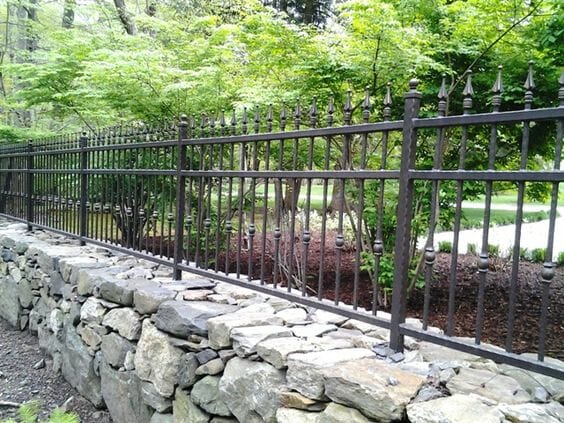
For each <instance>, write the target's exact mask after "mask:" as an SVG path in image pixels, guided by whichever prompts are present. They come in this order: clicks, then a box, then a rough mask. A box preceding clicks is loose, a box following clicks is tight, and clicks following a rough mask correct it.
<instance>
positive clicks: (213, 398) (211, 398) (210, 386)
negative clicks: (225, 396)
mask: <svg viewBox="0 0 564 423" xmlns="http://www.w3.org/2000/svg"><path fill="white" fill-rule="evenodd" d="M219 379H220V377H219V376H206V377H204V378H203V379H201V380H200V381H198V382H196V384H195V385H194V386H193V387H192V391H191V392H190V398H191V399H192V401H193V402H194V404H196V405H199V406H200V407H201V408H202V409H204V410H205V411H207V412H208V413H210V414H215V415H218V416H225V417H230V416H231V415H232V414H231V411H229V408H227V405H226V404H225V403H224V402H223V401H222V400H221V399H220V398H219Z"/></svg>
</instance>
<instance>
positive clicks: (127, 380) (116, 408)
mask: <svg viewBox="0 0 564 423" xmlns="http://www.w3.org/2000/svg"><path fill="white" fill-rule="evenodd" d="M100 375H101V377H102V395H103V397H104V402H105V403H106V406H107V407H108V411H109V412H110V415H111V416H112V420H113V421H115V422H138V423H149V422H150V420H151V415H152V411H151V409H150V408H149V407H147V405H145V403H144V402H143V398H142V395H141V382H140V380H139V378H138V377H137V376H136V375H135V373H134V372H118V371H116V370H113V369H112V368H111V367H110V366H109V365H107V364H106V363H104V362H102V364H101V366H100Z"/></svg>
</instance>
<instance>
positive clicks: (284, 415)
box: [276, 408, 319, 423]
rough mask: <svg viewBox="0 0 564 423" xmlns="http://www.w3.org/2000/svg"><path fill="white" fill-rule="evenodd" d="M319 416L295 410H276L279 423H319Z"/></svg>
mask: <svg viewBox="0 0 564 423" xmlns="http://www.w3.org/2000/svg"><path fill="white" fill-rule="evenodd" d="M318 414H319V413H312V412H308V411H303V410H296V409H294V408H279V409H278V410H276V422H277V423H317V422H318V420H317V419H318Z"/></svg>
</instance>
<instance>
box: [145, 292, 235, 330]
mask: <svg viewBox="0 0 564 423" xmlns="http://www.w3.org/2000/svg"><path fill="white" fill-rule="evenodd" d="M235 310H237V307H236V306H232V305H228V304H218V303H212V302H211V301H193V302H186V301H165V302H163V303H162V304H161V305H160V306H159V310H158V311H157V314H156V315H155V325H156V326H157V328H159V329H160V330H162V331H164V332H168V333H171V334H173V335H176V336H179V337H184V338H186V337H187V336H188V335H189V334H191V333H195V334H198V335H206V334H207V321H208V319H211V318H212V317H216V316H220V315H223V314H226V313H231V312H233V311H235Z"/></svg>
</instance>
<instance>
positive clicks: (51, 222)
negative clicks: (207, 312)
mask: <svg viewBox="0 0 564 423" xmlns="http://www.w3.org/2000/svg"><path fill="white" fill-rule="evenodd" d="M500 78H501V75H500V76H499V77H498V80H497V81H496V83H495V84H494V88H493V97H492V112H490V113H481V114H471V113H470V110H471V109H472V96H473V90H472V85H471V75H469V76H468V80H467V84H466V87H465V89H464V92H463V96H464V99H463V109H464V112H463V114H462V115H459V116H445V109H446V100H447V91H446V89H445V86H444V82H443V87H442V88H441V91H440V93H439V104H438V116H437V117H431V118H420V117H419V109H420V103H421V94H420V93H419V92H418V91H417V81H415V80H413V81H411V82H410V90H409V91H408V92H407V94H406V95H405V98H404V102H405V103H404V107H405V110H404V118H403V120H394V121H392V120H390V116H391V102H392V99H391V96H390V91H389V89H388V92H387V95H386V96H385V98H384V102H383V108H382V110H381V111H380V116H382V119H381V121H379V122H376V123H373V122H371V113H373V111H374V109H375V107H374V105H372V104H371V101H370V96H369V95H368V93H367V95H366V96H365V98H364V100H363V101H362V102H361V103H359V107H357V108H355V107H353V102H352V98H351V93H348V95H347V97H346V102H345V106H344V110H343V111H342V115H341V112H340V111H339V112H337V111H336V110H335V106H334V104H333V102H330V104H329V105H328V106H327V109H326V112H325V113H324V119H323V120H322V119H321V116H320V115H321V114H322V113H321V112H320V111H319V110H318V107H317V104H316V101H315V100H313V102H312V104H311V105H310V106H308V107H307V108H304V107H302V106H301V105H300V103H299V101H298V102H297V104H296V105H295V108H292V110H289V108H287V107H286V106H285V105H283V106H282V107H281V109H280V110H279V113H277V114H276V116H275V114H274V112H273V108H272V107H269V108H268V110H266V111H262V113H261V111H259V110H258V109H256V110H252V111H248V110H246V109H245V110H242V111H240V112H239V113H235V112H234V113H233V115H232V116H230V117H229V118H228V117H226V116H225V115H224V113H220V114H219V116H211V117H210V116H207V117H202V119H201V121H200V122H199V123H196V119H195V118H193V117H192V118H188V117H186V116H183V117H182V118H181V119H180V121H179V122H178V123H177V124H176V125H171V126H168V127H163V128H148V127H145V126H143V125H140V124H139V125H133V126H129V127H127V128H124V127H119V128H117V127H116V128H107V129H103V130H100V131H98V132H89V133H82V134H74V135H66V136H61V137H56V138H53V139H41V140H34V141H31V142H30V143H29V144H28V145H10V146H1V147H0V188H1V192H0V200H1V201H0V215H2V216H5V217H9V218H12V219H16V220H19V221H22V222H27V224H28V225H29V227H30V228H31V227H33V226H35V227H38V228H44V229H48V230H52V231H55V232H59V233H62V234H67V235H70V236H73V237H76V238H78V239H79V240H80V241H81V242H82V243H84V242H91V243H94V244H100V245H104V246H108V247H110V248H113V249H116V250H119V251H123V252H127V253H130V254H132V255H135V256H139V257H143V258H146V259H148V260H152V261H154V262H157V263H161V264H164V265H167V266H171V267H172V268H173V270H174V276H175V277H176V278H181V272H183V271H187V272H192V273H197V274H200V275H204V276H210V277H212V278H215V279H218V280H222V281H226V282H229V283H232V284H235V285H239V286H243V287H246V288H250V289H253V290H256V291H259V292H263V293H267V294H271V295H275V296H278V297H283V298H287V299H290V300H292V301H296V302H298V303H301V304H304V305H308V306H313V307H316V308H320V309H324V310H328V311H332V312H335V313H339V314H342V315H345V316H348V317H351V318H356V319H359V320H362V321H366V322H370V323H373V324H375V325H378V326H381V327H384V328H388V329H390V346H391V347H392V348H393V349H394V350H396V351H401V350H403V340H404V336H413V337H415V338H418V339H422V340H426V341H430V342H434V343H438V344H441V345H446V346H449V347H452V348H455V349H458V350H462V351H466V352H470V353H475V354H479V355H481V356H484V357H487V358H491V359H494V360H496V361H501V362H505V363H509V364H513V365H515V366H518V367H522V368H526V369H532V370H535V371H537V372H540V373H544V374H548V375H552V376H555V377H558V378H564V371H562V369H559V368H557V367H556V366H554V365H552V364H549V363H545V362H544V357H545V355H546V347H545V346H546V340H547V336H550V335H551V330H550V327H549V324H550V321H556V322H558V319H561V317H562V309H561V308H560V309H559V304H560V305H561V302H560V300H561V295H562V289H561V288H562V287H561V286H562V285H563V284H564V282H563V281H562V273H560V276H558V277H559V278H560V280H559V282H558V283H559V284H560V285H559V286H560V288H559V289H560V290H559V291H558V292H559V294H558V295H556V294H554V295H551V292H552V291H551V284H553V280H554V278H555V274H557V271H556V268H555V255H556V253H558V251H554V240H555V237H562V236H564V233H562V228H561V227H560V228H559V229H558V231H559V232H557V228H556V223H557V208H558V201H559V184H560V183H562V182H563V181H564V173H563V172H562V171H561V170H560V164H561V160H562V132H563V119H564V88H563V87H564V76H562V77H561V78H560V86H561V88H560V91H559V101H560V104H559V106H557V107H552V108H544V109H533V108H532V106H531V105H532V101H533V93H532V90H533V88H534V84H533V82H532V71H531V70H529V75H528V78H527V82H526V84H525V88H526V94H525V101H524V104H525V107H524V109H523V110H520V111H508V112H501V111H500V104H501V79H500ZM355 109H356V114H360V117H358V116H356V115H355ZM337 114H338V115H339V116H342V124H341V125H338V126H334V122H335V116H336V115H337ZM358 118H360V120H361V122H360V123H355V119H358ZM533 125H537V127H542V128H544V129H543V132H542V133H543V136H544V137H548V138H549V144H550V145H551V146H552V147H551V148H553V149H554V160H553V161H552V163H547V162H546V161H545V162H544V167H542V166H541V167H542V170H530V166H529V163H528V160H529V159H530V157H531V154H530V147H529V146H530V144H531V142H533V141H534V140H533V139H532V138H531V137H532V135H531V134H532V129H531V128H532V126H533ZM275 126H277V128H276V130H275ZM290 126H292V128H291V129H290V128H289V127H290ZM500 134H503V139H500ZM533 135H534V133H533ZM508 145H511V148H512V149H513V150H514V151H515V152H516V153H517V155H518V165H517V166H516V167H515V168H511V160H506V159H504V158H503V157H505V158H507V157H508V156H509V155H510V154H509V153H507V149H508ZM501 149H504V156H503V155H501V154H499V153H500V150H501ZM500 157H501V158H500ZM500 162H502V164H500ZM508 182H509V183H514V184H516V191H517V197H516V202H515V210H516V211H515V231H514V240H513V248H512V251H511V254H510V261H508V262H507V263H508V265H509V266H510V270H509V271H508V273H507V281H508V286H507V290H506V292H507V295H508V300H507V307H506V308H507V313H506V318H507V321H506V329H505V339H506V341H505V345H504V346H505V351H503V350H501V349H494V348H491V347H489V346H487V345H486V346H484V345H482V344H481V342H482V340H483V337H484V334H483V326H484V321H485V319H487V318H488V313H489V312H490V311H491V310H488V308H487V307H486V301H485V300H486V296H487V295H490V294H488V280H489V278H490V277H491V274H492V272H491V268H492V257H491V251H490V231H491V229H490V226H491V225H490V224H491V221H492V219H491V214H492V198H493V195H494V192H495V191H496V190H497V189H498V188H499V186H497V184H500V186H501V184H504V183H508ZM539 184H540V186H541V188H542V187H544V189H546V190H548V191H549V193H550V206H549V211H548V226H549V231H548V233H549V235H548V238H547V240H546V249H545V250H544V251H543V254H544V257H543V259H544V264H542V265H540V264H539V265H538V269H537V270H538V272H537V274H538V277H539V278H540V280H541V283H540V285H539V286H540V288H539V289H540V291H541V292H540V294H539V305H538V321H537V325H538V326H537V327H538V340H537V342H536V346H537V352H538V356H537V359H531V358H527V357H524V356H521V355H518V354H515V353H513V350H514V348H515V330H516V329H515V326H516V315H517V314H518V310H517V303H518V301H517V299H518V293H519V291H520V289H521V284H522V283H523V281H521V279H520V274H519V270H520V263H521V262H520V260H519V258H520V256H521V250H522V249H521V228H522V224H523V221H524V219H523V216H524V210H525V207H524V204H525V193H526V190H527V189H528V187H531V186H533V185H534V186H535V187H537V189H538V186H539ZM469 195H474V197H478V198H479V201H481V203H482V204H483V207H482V209H483V212H482V213H483V223H482V224H481V225H480V226H481V229H480V230H481V232H482V236H481V243H480V244H479V245H478V246H475V249H476V250H477V251H476V256H475V259H474V263H475V267H476V270H477V276H476V279H477V282H476V286H477V294H476V298H475V307H473V309H474V311H475V318H474V320H473V322H471V324H472V325H473V327H474V330H473V338H474V339H473V342H467V341H465V340H461V339H460V338H457V337H456V335H459V331H458V328H459V326H460V325H461V324H464V325H468V322H460V317H459V316H458V315H457V287H458V286H459V285H461V284H464V283H465V282H467V281H463V280H460V275H459V272H458V270H457V267H459V261H460V260H461V257H463V255H462V254H460V251H459V244H460V243H459V234H460V233H461V231H462V228H463V223H464V213H463V199H464V198H467V197H468V196H469ZM439 228H443V229H445V228H452V230H453V235H452V237H453V238H452V242H451V243H450V244H451V247H450V248H451V251H450V255H448V256H446V257H443V261H445V260H446V261H447V263H448V265H449V266H448V267H449V270H448V275H441V274H438V273H437V271H436V270H435V267H436V261H437V251H436V249H437V248H436V242H435V233H436V232H437V231H438V229H439ZM443 271H444V270H443V268H441V269H440V272H443ZM420 274H421V275H422V276H419V275H420ZM441 277H442V280H443V281H444V283H445V284H446V285H447V287H448V297H447V301H448V307H447V309H448V310H447V313H446V325H445V334H444V335H443V334H438V333H437V332H436V331H429V330H428V326H429V322H430V313H431V308H432V307H433V304H434V303H433V302H434V298H433V294H432V293H433V286H434V284H436V283H437V280H438V279H440V278H441ZM414 287H417V288H416V290H418V292H420V293H422V294H421V295H420V296H422V298H423V299H422V301H421V309H422V310H420V312H417V313H415V315H416V316H417V317H420V318H421V320H422V323H423V324H422V327H415V326H413V325H409V324H406V317H408V313H407V308H408V298H409V296H410V295H414V294H413V293H414ZM555 297H557V298H555ZM490 303H491V302H488V304H490ZM410 304H411V302H410ZM388 312H389V314H388ZM558 316H560V317H558ZM549 317H550V319H549ZM560 321H561V320H560ZM558 328H559V329H562V328H561V327H560V326H559V325H558V324H555V325H552V329H554V330H555V331H556V330H557V329H558ZM555 336H557V337H558V336H561V334H560V335H559V334H558V333H556V335H555ZM560 340H561V338H560ZM560 345H561V344H560ZM549 352H550V354H549V355H554V356H556V357H559V358H562V351H561V349H560V351H558V348H556V350H551V351H549Z"/></svg>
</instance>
